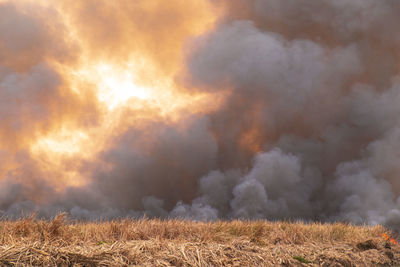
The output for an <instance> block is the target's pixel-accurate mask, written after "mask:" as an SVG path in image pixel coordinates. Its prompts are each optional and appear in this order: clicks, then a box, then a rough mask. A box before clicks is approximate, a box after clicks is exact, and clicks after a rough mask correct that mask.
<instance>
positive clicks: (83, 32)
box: [0, 0, 400, 265]
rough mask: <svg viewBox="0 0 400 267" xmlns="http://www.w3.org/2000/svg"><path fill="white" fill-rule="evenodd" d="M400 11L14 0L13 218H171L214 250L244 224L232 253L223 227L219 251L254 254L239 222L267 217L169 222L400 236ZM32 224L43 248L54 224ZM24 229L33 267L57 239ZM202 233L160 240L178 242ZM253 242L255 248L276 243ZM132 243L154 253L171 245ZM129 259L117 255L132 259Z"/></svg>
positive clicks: (0, 82)
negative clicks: (387, 231)
mask: <svg viewBox="0 0 400 267" xmlns="http://www.w3.org/2000/svg"><path fill="white" fill-rule="evenodd" d="M398 14H400V1H397V0H381V1H378V2H377V1H375V0H359V1H355V0H319V1H311V0H286V1H282V0H229V1H228V0H213V1H211V0H196V1H194V0H193V1H188V0H171V1H163V0H135V1H130V0H115V1H107V0H74V1H69V0H54V1H50V0H0V121H1V124H0V140H1V142H0V215H1V216H2V218H4V219H7V220H12V219H18V218H21V217H23V216H25V215H27V214H32V213H34V214H36V215H37V218H42V219H50V218H53V217H54V216H56V215H57V214H59V213H60V212H65V213H67V214H68V217H69V218H70V219H71V220H79V221H81V222H83V221H85V222H90V221H95V220H114V219H120V218H126V220H139V219H140V218H143V217H144V216H145V217H146V218H149V219H156V220H155V221H151V220H150V221H140V220H139V221H136V222H137V224H139V225H142V226H143V227H144V225H145V224H146V223H145V222H148V224H149V226H148V227H153V226H152V225H157V227H158V228H157V227H156V228H157V229H158V230H155V231H156V232H157V231H164V230H162V229H167V228H168V229H170V230H168V231H173V230H171V229H172V228H173V226H174V227H175V226H176V227H178V226H179V227H184V228H185V227H186V228H187V229H188V232H192V231H194V234H193V235H195V237H193V238H194V239H193V242H200V243H199V244H202V243H201V242H203V241H201V240H202V239H201V238H203V237H201V235H200V233H202V234H203V233H205V232H206V230H205V229H214V230H215V231H217V230H216V229H219V228H218V227H222V228H224V227H226V228H224V229H225V230H223V231H222V232H223V233H224V234H222V237H221V238H222V239H221V240H223V241H224V242H225V241H226V242H227V245H226V246H227V247H226V248H225V247H223V246H222V245H217V243H215V242H217V241H216V238H219V237H218V236H219V235H218V234H217V235H216V236H217V237H204V238H206V240H212V242H211V241H210V242H211V243H210V242H208V241H207V242H206V243H205V245H204V246H214V245H215V246H217V247H218V246H220V247H218V249H217V250H216V251H219V253H228V252H226V251H225V249H227V250H228V251H230V252H229V253H239V252H238V251H237V250H235V249H236V248H235V246H236V243H235V242H236V241H232V240H233V239H229V238H230V237H227V236H225V234H226V233H229V231H230V230H226V229H230V227H233V226H232V225H236V226H237V227H239V228H240V227H243V229H247V228H249V229H253V227H256V225H257V224H256V223H250V222H249V223H246V222H243V223H239V222H233V223H232V224H229V223H226V224H224V223H218V222H216V223H214V224H212V223H210V224H207V223H204V224H201V223H195V222H192V223H190V222H188V221H186V223H183V222H178V221H171V222H165V223H161V222H160V221H157V220H159V219H162V220H164V219H169V220H179V219H180V220H189V221H190V220H194V221H204V222H210V221H218V220H222V221H230V220H270V221H275V223H270V224H268V223H266V226H265V227H266V228H265V229H279V227H280V226H279V225H281V223H279V222H278V221H279V220H290V221H301V222H304V223H306V224H305V225H304V226H299V225H298V224H294V225H292V226H290V227H295V228H296V227H300V228H301V230H299V231H300V233H303V234H300V236H301V237H299V238H300V239H301V240H302V241H296V240H297V239H296V240H294V239H293V238H294V237H290V238H289V239H282V238H281V237H280V238H281V239H282V240H283V242H287V244H290V243H291V242H294V243H295V242H302V243H301V244H306V242H308V241H309V237H308V236H307V234H304V233H309V232H307V231H311V232H313V231H314V230H311V228H313V227H315V229H316V230H315V233H318V231H319V230H318V229H319V228H318V227H320V226H318V225H314V224H310V223H313V222H322V223H337V222H340V223H351V224H357V225H362V224H365V225H370V226H376V225H383V226H384V227H386V228H387V229H390V231H392V232H394V233H396V232H397V231H399V230H400V229H399V227H400V198H399V196H400V179H399V176H398V175H399V173H400V152H399V151H400V75H399V74H400V34H398V33H397V27H398V25H400V16H399V15H398ZM24 223H28V224H34V226H32V227H33V228H35V227H36V228H37V229H38V230H37V231H36V232H32V233H31V232H29V233H26V234H27V238H28V240H33V239H32V238H33V236H35V235H38V234H39V233H42V232H41V231H42V230H43V229H42V228H40V227H45V228H46V227H51V226H49V225H47V224H42V223H39V222H37V223H36V222H35V223H34V222H31V221H29V222H27V221H26V220H25V221H19V222H18V221H17V222H16V223H15V224H12V223H5V224H3V225H2V226H1V227H2V228H0V229H8V228H7V227H11V228H12V229H14V230H15V229H17V228H18V227H20V226H19V225H23V224H24ZM46 225H47V226H46ZM113 225H114V224H113V223H104V224H99V226H98V227H99V228H100V229H102V228H104V229H106V228H107V229H108V230H106V232H107V233H110V236H107V238H104V240H106V241H107V242H114V241H115V240H117V239H116V237H115V236H114V237H113V236H112V235H111V233H112V229H113V228H112V227H114V226H113ZM185 225H186V226H185ZM221 225H222V226H221ZM307 225H310V226H307ZM236 226H235V227H236ZM383 226H382V227H383ZM4 227H5V228H4ZM13 227H14V228H13ZM15 227H17V228H15ZM21 227H22V226H21ZM38 227H39V228H38ZM63 227H64V226H63ZM124 227H125V226H124ZM126 227H128V226H126ZM132 227H136V226H132ZM271 227H272V228H271ZM326 227H327V229H328V230H327V234H326V235H329V233H332V231H333V230H332V231H331V230H329V229H333V228H334V229H336V228H335V227H339V228H340V227H344V228H340V229H346V230H343V231H344V232H346V233H347V234H346V233H344V236H345V237H343V238H344V239H340V238H341V237H340V238H339V239H338V240H339V241H340V240H341V241H340V242H342V241H343V240H344V241H346V242H347V241H348V240H352V242H353V241H354V240H358V236H360V238H359V239H360V240H358V241H359V242H361V241H362V240H361V239H363V238H364V237H365V238H366V237H367V236H368V237H369V239H372V240H374V238H379V239H380V240H382V239H383V240H384V239H385V238H384V237H382V234H384V233H385V231H383V230H382V229H383V228H380V227H381V226H376V228H368V227H367V228H365V227H361V228H357V229H356V228H352V226H340V225H339V226H335V225H333V226H329V224H328V225H327V226H326ZM332 227H333V228H332ZM11 228H10V229H11ZM36 228H35V229H36ZM128 228H129V227H128ZM186 228H185V229H186ZM40 229H42V230H40ZM46 229H47V228H46ZM62 229H64V230H65V231H64V230H63V231H64V232H62V233H61V236H62V238H66V239H68V238H70V239H71V240H73V242H77V243H76V244H81V243H80V242H84V240H86V239H85V238H89V237H84V236H83V237H80V236H76V237H73V236H69V237H68V236H66V235H68V233H74V231H77V232H76V233H86V234H90V233H91V232H90V231H94V230H93V229H94V226H93V225H92V224H88V225H86V224H84V225H80V226H65V227H64V228H62ZM110 229H111V230H110ZM135 229H136V228H135ZM160 229H161V230H160ZM196 229H197V230H196ZM199 229H200V230H199ZM240 229H242V228H240ZM262 229H264V228H262ZM296 229H297V228H296ZM14 230H11V231H14ZM214 230H213V231H214ZM2 231H4V230H2ZM15 231H17V230H15ZM46 231H47V230H46ZM49 231H50V232H46V233H48V234H49V233H50V234H49V235H50V236H51V235H52V234H51V233H52V232H51V230H49ZM123 231H125V230H123ZM127 231H128V232H129V231H131V230H127ZM132 231H133V230H132ZM151 231H152V230H151ZM151 231H150V232H151ZM165 231H167V230H165ZM196 231H197V232H196ZM240 231H241V230H240ZM243 231H245V232H246V231H250V230H243ZM251 231H252V230H251ZM251 231H250V232H251ZM263 231H264V230H263ZM265 231H267V232H268V231H270V230H265ZM296 231H297V230H296ZM302 231H303V232H302ZM304 231H305V232H304ZM348 231H350V233H355V236H354V237H350V236H351V234H348V233H349V232H348ZM352 231H353V232H352ZM17 232H18V231H17ZM18 233H19V232H18ZM124 233H125V232H124ZM129 233H130V232H129ZM135 233H136V232H135ZM197 233H199V234H197ZM248 233H249V232H246V234H245V236H246V238H248V237H249V235H248ZM268 233H269V232H268ZM18 235H22V237H19V236H18ZM18 235H17V236H15V239H14V236H13V235H11V237H12V238H11V237H7V236H4V235H3V241H2V242H3V243H2V244H3V245H4V244H11V243H13V242H16V243H15V244H20V245H21V247H20V248H21V251H20V252H21V253H22V254H20V255H33V254H34V255H36V256H34V257H33V256H32V257H33V258H32V259H33V260H35V259H37V258H35V257H39V256H40V255H42V254H40V252H37V251H42V250H43V249H42V247H40V246H44V245H43V244H49V243H43V242H45V241H43V240H42V241H40V242H42V243H40V244H39V243H37V244H36V243H35V244H31V248H30V249H29V251H28V250H26V251H25V250H23V249H25V248H24V247H23V246H22V244H23V243H24V242H25V241H26V240H25V237H24V235H25V232H24V231H23V232H22V234H21V233H19V234H18ZM46 235H47V234H46ZM135 235H136V234H134V236H135ZM146 235H147V234H144V236H146ZM149 235H150V236H151V238H150V237H149V238H148V239H145V240H152V241H154V240H155V239H154V240H153V239H152V238H155V237H156V236H158V237H157V238H164V234H159V235H152V233H149ZM188 235H189V236H186V233H176V234H174V236H173V237H172V239H171V240H170V241H163V240H164V239H157V240H158V241H157V242H167V243H165V246H164V249H167V248H169V247H168V246H169V245H168V244H172V243H173V242H180V241H179V240H182V238H183V237H185V238H186V237H187V238H188V240H192V239H191V238H192V237H191V236H190V234H188ZM239 236H240V238H238V240H237V242H239V243H238V246H244V247H243V248H244V249H250V250H252V249H255V250H258V249H261V250H262V249H263V248H259V247H255V246H256V245H254V244H253V243H254V242H256V243H257V242H258V241H257V240H256V241H254V242H253V241H251V237H250V239H246V240H247V241H243V240H242V239H241V235H239ZM312 236H313V235H312ZM324 236H325V234H321V236H320V235H318V234H315V236H313V238H314V237H315V238H317V239H318V238H322V239H323V240H325V239H324V238H325V237H324ZM361 237H362V238H361ZM9 238H11V239H12V240H14V241H12V240H11V239H9ZM29 238H31V239H29ZM35 238H36V237H35ZM44 238H45V240H49V239H46V238H48V237H46V236H45V237H44ZM54 238H58V237H54ZM124 238H125V237H124ZM124 238H123V240H125V241H126V242H128V241H129V240H131V239H130V238H128V237H126V238H125V239H124ZM136 238H141V237H137V236H135V238H134V239H135V240H136ZM207 238H208V239H207ZM224 238H227V239H224ZM269 238H270V237H269V234H268V236H267V237H266V241H265V240H263V241H262V242H267V244H270V243H271V242H273V241H271V240H274V239H269ZM390 238H392V237H391V236H387V239H388V242H389V241H390ZM39 239H40V238H39ZM175 239H176V240H175ZM367 239H368V238H367ZM40 240H41V239H40ZM56 240H58V241H57V242H61V241H60V240H62V239H56ZM89 240H91V241H93V242H94V243H93V244H95V243H96V242H103V238H102V237H99V236H96V237H90V238H89ZM132 240H133V239H132ZM168 240H169V239H168ZM235 240H236V239H235ZM249 240H250V241H249ZM285 240H286V241H285ZM307 240H308V241H307ZM326 240H334V239H330V238H327V239H326ZM125 241H124V242H125ZM214 241H215V242H214ZM242 241H243V242H245V243H240V242H242ZM344 241H343V242H344ZM10 242H11V243H10ZM18 242H20V243H18ZM32 242H33V241H32ZM35 242H36V241H35ZM37 242H39V241H37ZM71 242H72V241H71ZM129 242H133V243H130V245H132V246H133V247H135V246H136V249H137V250H138V251H140V250H148V249H149V250H152V249H157V248H156V247H157V246H158V245H156V244H158V243H157V242H155V241H154V242H155V243H154V244H150V243H146V242H147V241H146V242H144V243H141V245H140V246H139V245H137V243H135V242H134V241H129ZM168 242H172V243H168ZM188 242H189V241H188ZM190 242H191V241H190ZM204 242H205V241H204ZM218 242H219V241H218ZM246 242H247V243H246ZM249 242H250V243H249ZM252 242H253V243H252ZM310 242H311V241H310ZM324 242H325V241H324ZM329 242H330V241H329ZM340 242H339V243H340ZM354 242H356V241H354ZM354 242H353V243H354ZM374 242H375V241H374ZM228 243H229V244H230V245H228ZM231 243H232V244H231ZM112 244H114V243H112ZM218 244H220V243H218ZM284 244H286V243H284ZM284 244H283V245H282V246H283V248H282V249H283V250H284V251H285V249H286V248H285V246H286V245H284ZM307 244H308V243H307ZM346 244H347V243H346ZM63 246H66V245H65V244H61V243H60V248H59V249H61V248H62V247H63ZM138 246H139V247H138ZM149 246H150V247H149ZM151 246H154V247H151ZM182 246H185V245H184V244H183V243H182ZM188 246H189V245H188ZM199 246H200V247H199V248H198V250H197V251H196V250H190V246H189V247H188V248H187V249H188V250H187V251H186V250H185V249H186V248H185V247H180V248H179V249H181V250H179V251H183V253H182V255H181V254H179V255H181V256H182V257H183V258H182V257H181V256H179V257H180V258H179V257H178V256H177V257H178V258H179V260H184V261H185V262H187V263H189V262H190V264H195V263H193V262H192V260H194V259H197V260H198V261H200V259H201V258H202V257H201V255H203V254H198V253H203V252H202V250H201V249H200V248H201V246H202V245H199ZM279 246H281V245H279ZM279 246H278V247H279ZM376 246H377V248H378V250H376V249H375V250H374V251H378V252H379V253H380V252H381V250H379V249H380V247H379V246H381V245H379V244H378V243H377V245H376ZM36 247H37V251H36V250H35V249H36ZM261 247H262V246H261ZM98 248H99V249H100V248H101V249H103V248H104V249H105V250H104V251H100V250H99V251H100V252H99V253H103V252H104V253H110V251H113V249H117V248H118V245H113V247H111V245H109V243H106V244H105V245H104V246H93V247H92V249H93V252H87V253H86V252H85V253H86V254H85V253H84V255H89V254H90V253H92V254H90V255H97V254H96V253H97V252H95V251H94V250H96V249H98ZM52 249H53V248H47V250H43V251H47V252H45V253H46V254H43V255H42V256H43V257H44V258H43V259H48V261H49V262H53V263H54V262H58V261H57V259H55V258H54V257H56V256H54V255H59V254H57V253H61V252H60V251H61V250H57V251H56V250H54V251H53V250H52ZM57 249H58V248H57ZM77 249H78V248H77ZM171 249H173V248H171ZM174 249H177V248H174ZM288 249H289V248H288ZM337 249H339V248H337ZM346 249H347V248H343V251H345V250H346ZM22 250H23V251H22ZM7 251H12V250H11V248H10V250H8V248H5V245H4V246H3V247H2V251H1V252H0V253H2V254H1V255H3V256H4V255H8V254H7V253H8V252H7ZM27 251H28V252H29V253H31V254H29V253H28V252H27ZM35 251H36V252H35ZM96 251H97V250H96ZM107 251H108V252H107ZM157 251H158V250H157ZM179 251H177V252H176V253H181V252H179ZM368 251H372V250H368ZM382 251H383V250H382ZM25 252H26V253H28V254H24V253H25ZM378 252H376V253H378ZM4 253H6V254H4ZM10 253H11V252H10ZM32 253H33V254H32ZM35 253H36V254H35ZM38 253H39V254H38ZM52 253H56V254H52ZM71 253H72V252H71ZM88 253H89V254H88ZM93 253H94V254H93ZM118 253H121V254H118V255H120V258H119V259H117V258H115V259H114V258H113V260H115V261H116V262H118V260H121V261H124V262H125V259H126V257H128V256H124V255H125V254H123V252H122V250H121V251H120V252H118ZM138 253H139V252H138ZM157 253H167V252H166V251H161V250H159V251H158V252H157ZM196 253H197V254H196ZM204 253H205V252H204ZM210 253H211V252H210ZM249 253H250V252H249ZM282 253H283V252H282ZM285 253H286V252H285ZM310 253H311V252H310ZM332 253H333V252H332ZM343 253H344V252H343ZM368 253H369V252H368ZM374 253H375V252H374ZM382 253H383V252H382ZM396 253H397V252H396ZM250 254H251V253H250ZM289 254H290V255H292V254H291V253H289ZM289 254H288V255H289ZM299 254H302V253H299ZM1 255H0V259H3V258H4V257H5V256H4V257H3V256H1ZM60 255H61V254H60ZM71 255H72V254H71ZM82 255H83V254H82ZM99 255H100V254H99ZM176 255H177V254H176ZM196 255H197V256H196ZM199 255H200V256H199ZM224 255H225V254H224ZM230 255H231V254H230ZM232 255H233V254H232ZM285 255H286V254H285ZM312 255H314V254H312ZM312 255H311V254H307V258H310V260H311V261H312V262H314V263H315V262H316V261H315V260H316V258H315V257H317V256H315V255H314V256H315V257H314V256H312ZM382 255H383V254H382ZM203 256H204V257H208V258H207V259H214V258H213V257H214V256H215V255H212V254H204V255H203ZM300 256H301V255H299V257H300ZM21 257H22V256H21ZM46 257H47V258H46ZM60 257H61V256H60ZM85 257H86V256H85ZM88 257H89V256H88ZM118 257H119V256H118ZM124 257H125V258H124ZM235 257H236V256H235ZM238 257H239V256H238ZM301 257H303V256H301ZM313 257H314V258H313ZM377 257H378V255H377ZM382 257H383V256H382ZM178 258H177V259H178ZM256 258H257V257H255V258H254V259H252V260H254V263H256V262H257V264H258V263H262V259H256ZM289 258H290V261H293V255H292V256H290V257H289ZM24 259H25V258H24ZM53 260H54V261H53ZM58 260H60V259H58ZM10 262H11V261H10ZM24 262H26V261H25V260H24ZM145 262H146V261H145V260H144V261H143V263H145ZM209 262H211V263H212V264H219V262H215V261H212V260H210V261H209ZM138 263H140V262H139V261H138ZM4 264H5V262H4ZM160 264H161V263H160ZM196 264H199V265H201V262H197V263H196Z"/></svg>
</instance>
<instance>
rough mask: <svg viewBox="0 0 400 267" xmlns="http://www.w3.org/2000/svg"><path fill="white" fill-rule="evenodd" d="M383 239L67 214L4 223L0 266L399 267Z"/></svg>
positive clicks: (344, 232)
mask: <svg viewBox="0 0 400 267" xmlns="http://www.w3.org/2000/svg"><path fill="white" fill-rule="evenodd" d="M383 233H388V230H387V229H385V228H384V227H382V226H375V227H368V226H354V225H350V224H341V223H336V224H319V223H312V224H304V223H289V222H266V221H230V222H222V221H220V222H212V223H203V222H192V221H179V220H167V221H162V220H153V219H152V220H149V219H141V220H118V221H107V222H97V223H94V222H89V223H87V222H86V223H79V222H72V221H69V220H68V218H67V217H66V216H65V215H64V214H61V215H59V216H57V217H56V218H55V219H54V220H52V221H43V220H36V219H35V218H34V217H30V218H25V219H21V220H17V221H7V220H3V221H2V222H0V266H15V265H16V266H30V265H32V266H135V265H139V266H221V265H226V266H232V265H233V266H256V265H260V266H278V265H281V266H400V260H399V258H400V249H399V247H398V245H393V244H388V243H387V242H386V241H385V240H384V239H383V238H382V234H383ZM365 244H367V245H368V246H367V245H365Z"/></svg>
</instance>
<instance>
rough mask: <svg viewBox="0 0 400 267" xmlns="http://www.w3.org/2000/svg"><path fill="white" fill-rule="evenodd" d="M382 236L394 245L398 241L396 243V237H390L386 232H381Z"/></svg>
mask: <svg viewBox="0 0 400 267" xmlns="http://www.w3.org/2000/svg"><path fill="white" fill-rule="evenodd" d="M382 237H383V238H384V239H385V240H386V241H390V242H391V243H392V244H394V245H397V244H398V243H397V241H396V239H394V238H392V237H390V236H389V235H388V234H386V233H383V234H382Z"/></svg>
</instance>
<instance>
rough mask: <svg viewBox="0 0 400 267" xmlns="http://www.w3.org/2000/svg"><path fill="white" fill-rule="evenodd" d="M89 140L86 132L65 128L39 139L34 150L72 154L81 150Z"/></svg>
mask: <svg viewBox="0 0 400 267" xmlns="http://www.w3.org/2000/svg"><path fill="white" fill-rule="evenodd" d="M87 140H88V136H87V134H86V133H85V132H82V131H80V130H67V129H65V128H63V129H62V130H61V131H58V132H55V133H51V134H50V135H48V136H45V137H42V138H41V139H39V140H38V142H37V143H36V144H35V145H34V146H33V147H32V150H33V151H41V152H43V151H47V152H48V153H49V152H51V153H55V154H64V155H69V156H72V155H73V154H76V153H79V152H81V147H82V145H83V144H84V143H86V142H87Z"/></svg>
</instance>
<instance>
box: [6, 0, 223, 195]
mask: <svg viewBox="0 0 400 267" xmlns="http://www.w3.org/2000/svg"><path fill="white" fill-rule="evenodd" d="M0 4H8V5H10V6H13V8H15V9H16V10H18V12H19V13H21V14H29V16H30V17H31V18H32V20H34V21H37V24H38V25H39V26H40V27H42V28H43V29H45V30H43V31H45V32H44V33H43V36H41V37H43V38H44V39H46V38H47V39H49V40H51V41H54V42H53V43H52V42H51V41H48V42H44V41H43V43H44V44H46V45H48V46H49V47H47V48H44V49H45V50H44V51H43V57H42V58H39V59H38V57H39V56H37V55H22V56H21V58H20V59H19V61H15V62H6V63H7V64H8V66H10V67H11V68H14V69H16V70H18V71H24V70H26V69H29V68H30V67H31V65H32V64H33V63H35V64H36V63H37V61H39V60H42V61H43V62H42V64H44V65H46V66H47V67H48V68H51V70H52V71H54V73H56V75H58V76H59V80H60V84H59V85H58V87H57V90H58V91H57V92H59V94H60V98H61V99H62V100H60V103H66V104H65V108H64V110H62V111H60V113H61V114H59V115H58V116H55V118H54V119H52V120H51V121H49V123H47V124H46V125H44V126H43V127H41V128H40V129H29V130H30V131H29V132H26V133H24V134H23V135H24V136H21V137H20V138H19V139H18V142H17V141H15V145H10V144H7V145H1V146H0V150H1V149H8V151H10V152H13V151H17V150H18V149H19V147H20V146H22V147H24V148H26V147H29V149H28V151H29V153H30V156H31V157H32V158H33V160H34V161H35V162H36V164H37V166H40V169H41V170H42V171H44V172H45V173H46V174H48V175H44V177H46V178H44V179H46V180H47V182H49V183H50V184H51V185H52V186H54V188H57V189H58V190H62V189H63V188H65V187H66V186H82V185H84V184H85V183H86V182H87V178H86V177H85V175H84V174H83V173H81V171H80V169H81V167H82V162H83V161H85V160H92V161H93V160H96V155H97V154H98V153H99V152H101V151H103V150H105V149H107V146H109V145H110V142H109V140H110V139H111V138H112V137H115V136H118V135H119V134H120V133H122V132H123V131H124V130H125V129H126V128H127V127H129V126H131V125H135V127H138V128H140V124H141V120H142V119H143V118H152V119H154V120H165V121H176V120H179V119H180V118H181V117H182V116H187V115H190V114H195V113H202V112H205V111H208V110H211V109H213V108H216V107H218V103H219V100H218V99H219V98H218V97H216V96H215V95H208V94H204V93H202V94H200V93H199V94H190V95H189V94H185V93H182V90H180V87H181V86H182V85H180V83H179V82H177V80H178V79H177V76H179V73H180V72H181V71H182V70H183V69H184V64H183V61H184V52H183V51H185V46H187V45H188V41H189V40H190V37H192V36H196V35H199V34H202V33H204V32H206V31H208V30H210V29H212V27H213V25H214V22H215V21H216V19H217V18H218V12H217V10H215V9H214V8H213V6H212V5H211V4H210V3H208V1H187V0H175V1H168V3H166V2H165V1H163V0H150V1H149V0H137V1H129V0H117V1H108V0H107V1H106V0H77V1H67V0H59V1H51V0H41V1H36V0H35V1H32V0H17V1H0ZM39 26H38V27H39ZM38 42H39V41H38ZM0 44H1V43H0ZM60 44H62V45H60ZM53 50H54V51H53ZM48 51H52V52H51V53H50V52H48ZM39 52H42V51H39ZM39 52H38V51H32V53H36V54H39ZM0 56H1V55H0ZM42 98H44V100H43V102H44V104H46V105H49V106H50V107H51V108H54V109H57V108H58V109H60V107H59V106H58V104H57V102H54V101H53V98H52V99H49V100H47V99H45V96H42ZM52 101H53V102H54V104H52ZM53 105H54V107H53ZM78 106H79V107H85V108H83V109H82V108H77V107H78ZM10 135H11V134H10ZM25 136H29V138H28V137H25ZM18 164H19V163H18V162H16V161H10V162H7V165H6V166H0V172H1V173H0V175H2V176H4V174H5V173H7V172H8V171H10V170H12V169H13V168H18Z"/></svg>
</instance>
